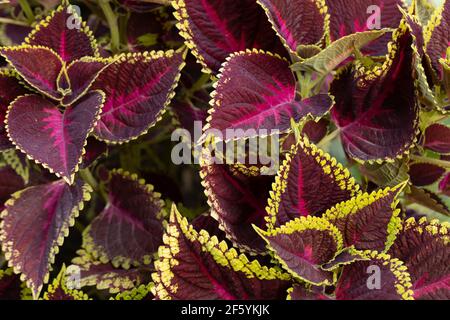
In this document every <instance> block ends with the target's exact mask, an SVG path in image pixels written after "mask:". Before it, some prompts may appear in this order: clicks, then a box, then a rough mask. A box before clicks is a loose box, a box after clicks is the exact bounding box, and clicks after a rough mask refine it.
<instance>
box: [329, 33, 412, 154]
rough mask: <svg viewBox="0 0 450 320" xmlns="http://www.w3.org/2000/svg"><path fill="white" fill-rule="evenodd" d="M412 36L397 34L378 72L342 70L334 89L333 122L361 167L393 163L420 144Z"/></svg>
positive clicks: (346, 147)
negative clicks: (417, 134) (417, 136)
mask: <svg viewBox="0 0 450 320" xmlns="http://www.w3.org/2000/svg"><path fill="white" fill-rule="evenodd" d="M412 40H413V38H412V36H411V34H410V33H409V31H408V29H407V28H406V27H405V26H403V27H402V28H400V29H399V30H397V31H396V32H395V33H394V42H393V43H392V46H391V50H390V53H389V57H388V58H387V60H386V61H385V63H384V64H383V65H382V66H381V67H376V68H375V70H370V71H367V70H363V71H361V68H359V69H358V71H355V70H352V68H349V67H347V68H345V69H343V70H342V71H341V72H340V73H339V75H337V76H336V80H335V81H334V82H333V84H332V85H331V94H332V95H333V96H335V98H336V105H335V107H334V108H333V110H332V111H331V113H332V117H333V119H334V121H335V123H336V124H337V126H338V127H339V129H340V131H341V138H342V142H343V145H344V149H345V151H346V152H347V154H348V155H349V156H350V157H352V158H354V159H358V160H361V161H375V160H379V159H383V160H384V159H393V158H396V157H400V156H402V155H403V154H404V153H406V152H407V151H408V150H409V149H410V148H411V146H413V144H414V142H415V137H416V132H417V123H418V121H417V120H418V101H417V98H416V89H415V80H414V77H413V54H414V52H413V49H412Z"/></svg>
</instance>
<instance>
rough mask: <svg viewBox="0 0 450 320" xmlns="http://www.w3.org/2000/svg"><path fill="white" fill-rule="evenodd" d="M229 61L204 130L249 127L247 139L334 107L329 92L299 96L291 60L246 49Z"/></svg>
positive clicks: (222, 130) (285, 126) (288, 126)
mask: <svg viewBox="0 0 450 320" xmlns="http://www.w3.org/2000/svg"><path fill="white" fill-rule="evenodd" d="M227 60H228V62H227V63H226V64H225V66H224V67H223V70H222V73H221V75H220V80H219V81H218V83H217V87H216V91H215V93H213V97H214V99H213V101H212V103H211V104H212V109H211V110H210V113H211V116H210V118H208V125H207V126H206V127H205V130H206V129H209V128H212V129H217V130H220V132H221V133H222V134H223V136H224V137H225V136H226V130H227V129H235V130H236V129H242V130H245V131H247V130H248V133H247V132H244V135H245V136H244V137H245V138H248V137H251V134H253V135H256V133H255V132H254V131H255V130H262V129H264V130H267V131H271V130H279V131H280V132H285V131H287V130H289V129H290V127H291V119H293V120H294V121H295V122H299V121H300V120H301V119H303V118H305V117H306V116H308V115H312V116H314V117H322V116H323V115H324V114H325V113H326V112H328V110H329V109H330V108H331V106H332V100H331V98H330V97H329V96H328V95H327V94H319V95H317V96H313V97H311V98H306V99H301V98H299V96H298V94H297V93H296V82H295V78H294V75H293V73H292V71H291V70H290V69H289V62H288V61H286V60H285V59H283V58H281V57H280V56H278V55H273V54H271V53H266V52H262V51H258V50H253V51H250V50H247V51H245V52H239V53H235V54H233V55H231V56H230V57H229V58H228V59H227ZM249 129H250V130H249ZM268 133H269V134H270V132H268ZM217 138H219V137H217ZM235 138H241V137H235ZM227 140H230V139H227Z"/></svg>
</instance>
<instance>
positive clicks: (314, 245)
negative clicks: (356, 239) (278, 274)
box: [257, 217, 343, 286]
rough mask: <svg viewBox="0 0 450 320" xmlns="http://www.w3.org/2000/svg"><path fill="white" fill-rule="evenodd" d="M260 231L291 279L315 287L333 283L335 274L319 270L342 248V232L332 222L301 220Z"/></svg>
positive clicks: (319, 219) (310, 218)
mask: <svg viewBox="0 0 450 320" xmlns="http://www.w3.org/2000/svg"><path fill="white" fill-rule="evenodd" d="M257 231H258V233H259V234H260V235H261V236H262V237H263V238H264V240H265V241H266V242H267V248H268V249H269V250H270V251H272V252H273V254H274V256H275V258H276V259H277V260H278V261H279V262H280V263H281V265H282V266H283V268H284V269H286V270H288V271H289V273H291V274H292V276H294V277H295V278H298V279H300V280H302V281H305V282H307V283H310V284H312V285H316V286H323V285H332V284H333V283H334V277H333V273H332V272H328V271H324V270H322V269H321V268H320V265H322V264H325V263H327V262H330V261H331V260H333V258H334V257H335V255H336V253H337V252H338V251H339V250H341V249H342V245H343V241H342V235H341V233H340V232H339V230H338V229H337V228H336V227H335V226H333V225H332V224H331V223H329V222H328V221H326V220H324V219H322V218H317V217H302V218H299V219H296V220H293V221H291V222H289V223H287V224H285V225H284V226H282V227H281V228H278V229H274V230H270V231H267V232H264V231H262V230H260V229H257Z"/></svg>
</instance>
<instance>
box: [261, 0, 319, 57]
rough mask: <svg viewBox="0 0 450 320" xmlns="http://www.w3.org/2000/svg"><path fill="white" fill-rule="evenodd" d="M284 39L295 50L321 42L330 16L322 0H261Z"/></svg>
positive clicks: (291, 49) (289, 47)
mask: <svg viewBox="0 0 450 320" xmlns="http://www.w3.org/2000/svg"><path fill="white" fill-rule="evenodd" d="M258 3H259V4H260V5H261V6H262V7H263V8H264V10H265V11H266V14H267V16H268V18H269V20H270V22H271V23H272V25H273V27H274V28H275V30H276V31H277V33H278V35H279V36H280V38H281V40H282V41H283V43H284V44H285V45H286V47H287V48H288V49H289V50H290V51H291V52H293V53H296V52H297V47H298V46H299V45H313V44H319V42H320V41H321V40H323V39H324V36H325V35H326V33H327V31H328V30H327V28H328V20H327V16H326V12H327V9H326V6H325V1H322V0H259V1H258Z"/></svg>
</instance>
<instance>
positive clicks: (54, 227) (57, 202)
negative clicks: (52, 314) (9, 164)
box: [0, 180, 92, 298]
mask: <svg viewBox="0 0 450 320" xmlns="http://www.w3.org/2000/svg"><path fill="white" fill-rule="evenodd" d="M91 191H92V190H91V188H90V187H89V186H88V185H86V184H83V182H82V181H81V180H76V181H75V183H74V185H72V186H69V185H67V184H66V183H65V182H64V180H58V181H55V182H51V183H48V184H45V185H39V186H35V187H30V188H27V189H25V190H22V191H20V192H18V193H15V194H14V195H13V197H12V199H10V200H9V201H8V202H7V203H6V209H5V211H3V213H2V219H3V221H2V222H1V225H0V226H1V230H0V240H1V242H2V250H3V252H4V253H5V258H6V259H7V260H8V262H9V265H10V266H13V267H14V271H15V272H17V273H21V274H22V277H23V278H24V280H26V283H27V286H28V287H29V288H31V289H32V292H33V296H34V297H35V298H37V297H38V296H39V292H40V291H41V289H42V286H43V284H44V283H46V282H47V281H48V276H49V271H50V270H51V265H52V264H53V262H54V260H55V255H56V254H57V253H58V250H59V246H61V245H62V244H63V241H64V237H65V236H67V235H68V233H69V228H70V227H71V226H73V224H74V223H75V221H74V219H75V218H76V217H77V216H78V213H79V211H80V210H81V209H82V208H83V202H84V201H87V200H89V199H90V192H91Z"/></svg>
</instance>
